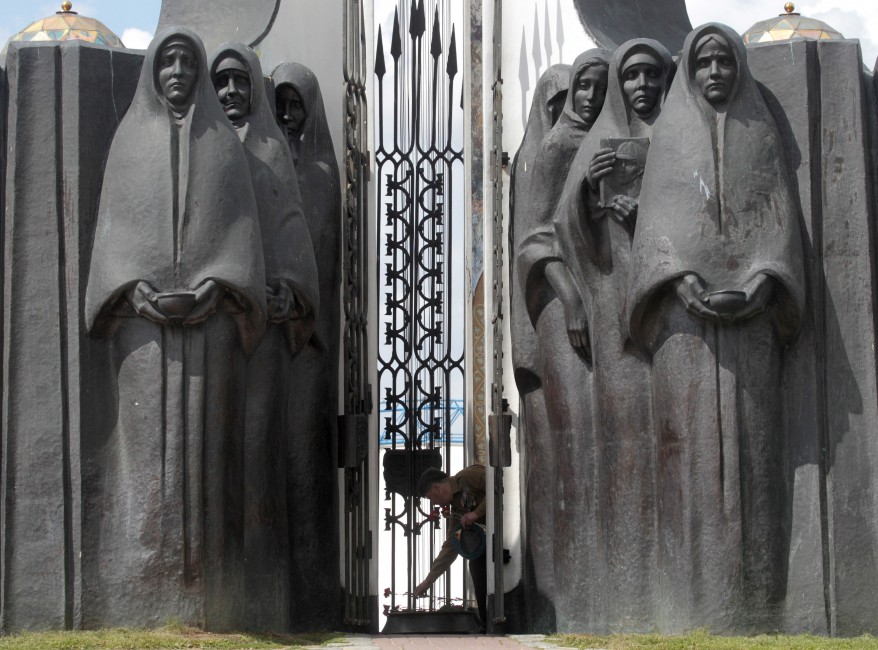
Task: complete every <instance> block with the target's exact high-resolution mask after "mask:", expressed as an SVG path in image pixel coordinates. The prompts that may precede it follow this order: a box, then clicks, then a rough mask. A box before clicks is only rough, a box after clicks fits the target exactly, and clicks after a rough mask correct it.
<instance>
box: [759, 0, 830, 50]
mask: <svg viewBox="0 0 878 650" xmlns="http://www.w3.org/2000/svg"><path fill="white" fill-rule="evenodd" d="M784 10H785V11H786V13H785V14H781V15H780V16H778V17H777V18H769V19H768V20H760V21H759V22H758V23H756V24H755V25H753V27H751V28H750V29H748V30H747V31H746V32H744V42H745V43H746V44H748V45H753V44H755V43H774V42H776V41H798V40H812V41H824V40H838V39H842V38H844V36H842V35H841V33H840V32H838V31H836V30H835V29H833V28H832V27H830V26H829V25H827V24H826V23H824V22H823V21H820V20H815V19H814V18H808V17H806V16H802V15H801V14H797V13H794V12H795V11H796V6H795V5H794V4H793V3H792V2H787V3H786V5H784Z"/></svg>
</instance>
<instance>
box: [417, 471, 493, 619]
mask: <svg viewBox="0 0 878 650" xmlns="http://www.w3.org/2000/svg"><path fill="white" fill-rule="evenodd" d="M418 494H420V495H421V496H422V497H423V498H426V499H430V503H431V504H432V505H434V506H448V505H450V506H451V518H452V519H459V520H460V525H461V527H463V528H469V527H470V526H471V525H472V524H483V525H484V523H485V507H486V504H485V466H484V465H470V466H469V467H467V468H465V469H462V470H461V471H459V472H458V473H457V474H455V475H454V476H448V474H446V473H445V472H443V471H442V470H439V469H436V468H435V467H430V468H429V469H427V470H426V471H425V472H424V473H423V474H421V478H420V479H419V480H418ZM455 527H456V523H451V522H449V525H448V528H447V532H446V536H445V543H443V544H442V548H441V550H440V551H439V554H438V555H437V556H436V559H435V560H433V564H432V565H431V566H430V573H428V574H427V577H426V578H425V579H424V581H423V582H422V583H421V584H419V585H418V586H417V587H415V595H416V596H423V595H425V594H426V593H427V590H428V589H429V588H430V586H431V585H432V584H433V583H434V582H436V579H437V578H438V577H439V576H441V575H442V574H443V573H444V572H445V570H446V569H447V568H448V567H450V566H451V565H452V563H453V562H454V560H455V559H456V558H457V551H456V550H455V549H454V547H453V546H452V544H451V531H452V530H453V529H454V528H455ZM485 556H486V554H485V553H484V552H483V553H482V554H481V555H479V557H477V558H474V559H471V560H470V561H469V572H470V576H471V577H472V579H473V587H474V589H475V592H476V601H477V602H478V605H479V618H480V619H481V624H482V626H483V627H484V625H485V622H486V617H485V601H486V600H487V592H488V569H487V563H486V557H485Z"/></svg>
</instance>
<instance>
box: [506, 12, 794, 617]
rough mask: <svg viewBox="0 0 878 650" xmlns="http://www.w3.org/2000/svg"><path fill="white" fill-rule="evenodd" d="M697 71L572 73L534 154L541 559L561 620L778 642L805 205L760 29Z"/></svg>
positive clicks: (620, 61) (539, 100) (532, 343)
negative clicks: (703, 630)
mask: <svg viewBox="0 0 878 650" xmlns="http://www.w3.org/2000/svg"><path fill="white" fill-rule="evenodd" d="M678 61H679V62H678V63H675V61H674V59H673V58H672V56H671V54H670V53H669V52H668V51H667V49H666V48H665V47H664V46H663V45H662V44H661V43H659V42H657V41H654V40H649V39H636V40H632V41H629V42H627V43H624V44H623V45H621V46H620V47H619V48H618V49H616V50H615V51H614V52H609V51H606V50H601V49H595V50H590V51H587V52H585V53H583V54H582V55H580V56H579V57H578V58H577V59H576V61H575V62H574V64H573V65H572V66H565V65H556V66H553V67H552V68H550V69H549V70H548V71H547V72H546V73H545V74H544V75H543V76H542V78H541V79H540V82H539V84H538V86H537V88H536V90H535V96H534V101H533V105H532V109H531V113H530V118H529V121H528V124H527V130H526V133H525V137H524V141H523V143H522V146H521V148H520V149H519V151H518V155H517V159H516V161H515V166H514V171H513V180H512V198H511V201H512V212H513V229H512V240H513V241H512V245H513V253H512V254H513V258H514V274H515V276H514V278H513V283H514V290H513V308H512V317H513V325H512V327H513V357H514V364H515V372H516V381H517V384H518V386H519V389H520V392H521V394H522V407H521V419H522V426H523V428H524V430H525V434H526V443H525V449H526V454H527V457H528V470H527V471H528V475H527V478H526V480H527V492H528V493H527V501H528V503H529V504H530V512H529V515H528V516H529V520H528V536H529V547H530V548H531V551H530V553H531V556H532V562H533V564H534V565H535V566H534V571H535V572H536V575H537V582H538V583H540V582H542V584H541V585H539V586H540V589H541V591H544V592H545V593H546V594H551V595H552V596H551V597H552V599H553V600H554V602H555V608H556V617H557V621H558V624H559V626H561V627H565V626H567V625H572V626H573V627H579V628H584V629H590V630H600V629H629V630H633V629H656V628H661V629H669V628H670V629H687V628H691V627H698V626H708V627H710V628H712V629H720V630H722V629H726V630H729V629H738V630H740V629H768V630H771V629H776V627H775V617H776V615H777V610H778V607H779V604H780V603H781V602H782V600H783V598H784V596H785V591H784V590H785V585H784V584H783V581H784V575H785V567H786V557H785V553H786V552H787V547H788V537H789V535H788V533H786V532H785V520H786V514H785V513H786V508H787V495H786V493H785V490H786V488H785V479H784V471H783V469H782V468H783V462H784V460H783V454H784V450H783V439H784V438H783V435H782V434H781V432H782V430H783V425H782V419H783V417H784V414H783V408H782V404H783V396H782V394H781V390H782V389H781V386H782V382H781V370H782V365H783V358H784V357H783V350H784V348H785V346H786V345H788V344H789V343H790V342H791V341H792V340H794V338H795V337H796V335H797V332H798V330H799V328H800V324H801V320H802V318H803V313H804V310H805V280H804V277H805V274H804V266H803V249H802V236H801V233H800V219H801V216H800V213H799V211H798V207H797V202H796V200H795V197H794V194H793V181H792V180H791V177H790V174H789V171H788V168H787V164H786V162H785V152H784V150H783V147H782V143H781V139H780V137H779V134H778V129H777V126H776V124H775V121H774V119H773V117H772V115H771V113H770V112H769V110H768V107H767V105H766V102H765V100H764V98H763V95H762V94H761V92H760V89H759V87H758V85H757V83H756V82H755V80H754V78H753V76H752V75H751V72H750V70H749V68H748V63H747V51H746V49H745V46H744V44H743V41H742V39H741V37H740V36H739V35H738V34H737V33H736V32H734V31H733V30H732V29H730V28H728V27H726V26H724V25H719V24H715V23H711V24H707V25H703V26H701V27H699V28H697V29H695V30H694V31H693V32H691V33H690V34H689V36H688V38H687V39H686V41H685V44H684V47H683V50H682V53H681V55H680V58H679V60H678ZM549 477H552V478H551V479H550V478H549ZM570 621H572V623H568V622H570ZM562 622H563V623H564V624H563V625H562Z"/></svg>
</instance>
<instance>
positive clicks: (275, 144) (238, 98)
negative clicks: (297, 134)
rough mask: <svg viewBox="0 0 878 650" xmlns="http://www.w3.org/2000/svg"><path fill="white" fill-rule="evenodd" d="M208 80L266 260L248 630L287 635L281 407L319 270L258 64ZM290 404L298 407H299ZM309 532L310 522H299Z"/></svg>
mask: <svg viewBox="0 0 878 650" xmlns="http://www.w3.org/2000/svg"><path fill="white" fill-rule="evenodd" d="M210 75H211V79H212V80H213V83H214V87H215V88H216V91H217V95H218V97H219V100H220V103H221V104H222V106H223V109H224V110H225V113H226V116H227V117H228V118H229V120H230V121H231V122H232V124H233V125H234V126H235V129H236V131H237V132H238V137H239V138H240V139H241V143H242V144H243V145H244V152H245V153H246V155H247V162H248V164H249V166H250V177H251V179H252V181H253V189H254V192H255V194H256V205H257V208H258V210H259V223H260V231H261V233H262V249H263V252H264V257H265V279H266V287H265V290H266V299H267V305H268V326H267V329H266V333H265V335H264V336H263V337H262V341H261V342H260V344H259V347H258V348H257V349H256V351H255V353H254V355H253V357H252V358H251V359H250V360H249V362H248V364H247V407H246V413H247V416H246V427H247V429H246V438H245V448H244V452H245V453H244V460H245V465H244V476H245V492H244V496H245V502H244V505H245V515H246V528H245V532H244V550H245V555H246V566H247V576H246V588H247V597H246V599H245V600H244V602H243V603H242V607H243V608H244V609H245V610H247V622H248V629H255V630H261V631H264V630H274V631H283V630H287V629H289V617H290V612H291V610H290V601H289V598H290V586H291V576H290V552H292V553H295V552H296V549H292V550H291V549H290V547H289V535H290V531H289V523H290V522H288V519H287V518H288V512H287V499H288V497H289V495H288V494H287V484H286V481H287V476H286V474H287V463H286V460H287V455H288V447H289V446H290V445H293V446H295V443H296V441H295V440H294V436H293V435H292V434H291V431H290V429H291V423H292V422H293V421H294V420H295V419H296V418H297V417H298V415H299V414H298V409H296V408H294V409H292V410H291V411H290V410H289V409H288V406H290V405H291V404H292V402H290V401H289V400H288V394H287V393H288V391H289V390H290V385H291V382H292V380H293V377H292V372H293V368H292V363H293V358H294V356H295V355H296V354H298V353H299V351H300V350H301V349H302V348H303V347H304V345H305V344H306V342H307V340H308V338H309V337H310V336H311V333H312V331H313V330H314V324H315V319H316V315H317V311H318V309H319V296H318V287H317V266H316V263H315V261H314V251H313V248H312V247H311V237H310V235H309V234H308V226H307V224H306V223H305V218H304V215H303V214H302V201H301V198H300V196H299V186H298V179H297V177H296V170H295V167H294V166H293V159H292V156H291V154H290V149H289V146H288V145H287V142H286V138H285V137H284V136H283V134H282V133H281V131H280V129H279V128H278V125H277V122H276V121H275V112H274V103H273V102H270V101H269V98H268V96H267V94H266V92H265V84H264V82H263V76H262V67H261V65H260V63H259V58H258V57H257V56H256V53H255V52H254V51H253V50H251V49H250V48H249V47H247V46H246V45H242V44H225V45H222V46H220V48H219V49H218V51H217V52H216V53H215V54H214V56H213V58H212V60H211V64H210ZM296 406H299V405H298V404H296ZM295 525H297V526H303V527H306V528H307V527H308V526H309V525H310V522H308V521H298V522H296V523H295Z"/></svg>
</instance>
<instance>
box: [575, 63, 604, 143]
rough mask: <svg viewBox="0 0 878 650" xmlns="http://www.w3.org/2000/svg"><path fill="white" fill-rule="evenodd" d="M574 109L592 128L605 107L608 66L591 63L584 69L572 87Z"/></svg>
mask: <svg viewBox="0 0 878 650" xmlns="http://www.w3.org/2000/svg"><path fill="white" fill-rule="evenodd" d="M571 92H572V93H573V110H574V111H575V112H576V114H577V115H579V117H581V118H582V120H583V122H585V124H586V126H588V127H589V128H591V125H592V124H594V121H595V120H596V119H598V115H600V113H601V109H602V108H603V107H604V99H605V98H606V96H607V66H605V65H590V66H588V67H587V68H586V69H585V70H583V71H582V72H581V73H580V74H579V76H578V77H576V83H575V84H574V85H573V88H572V89H571Z"/></svg>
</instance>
